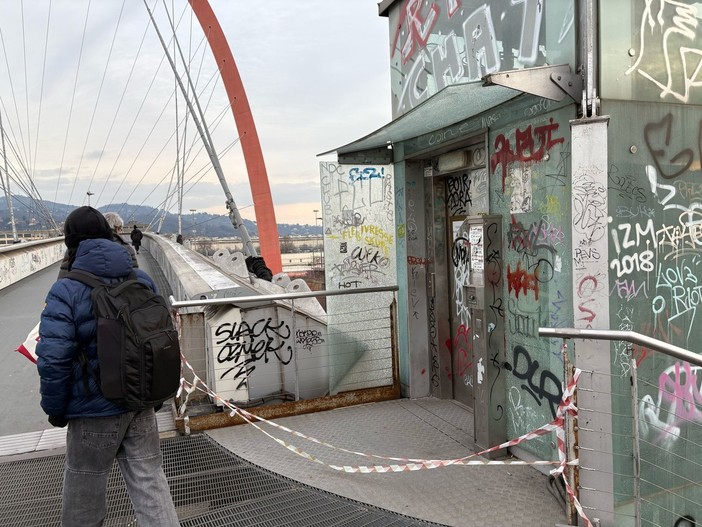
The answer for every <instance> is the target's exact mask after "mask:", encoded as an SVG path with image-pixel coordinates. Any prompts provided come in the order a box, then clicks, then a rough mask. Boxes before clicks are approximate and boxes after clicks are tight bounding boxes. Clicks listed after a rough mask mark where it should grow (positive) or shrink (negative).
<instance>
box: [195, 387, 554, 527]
mask: <svg viewBox="0 0 702 527" xmlns="http://www.w3.org/2000/svg"><path fill="white" fill-rule="evenodd" d="M276 422H277V423H279V424H283V425H285V426H287V427H289V428H290V429H292V430H295V431H298V432H301V433H303V434H305V435H308V436H313V437H315V438H317V439H319V440H321V441H324V442H327V443H331V444H333V445H335V446H337V447H342V448H346V449H349V450H353V451H361V452H363V453H372V454H378V455H383V456H391V457H406V458H421V459H456V458H459V457H463V456H466V455H468V454H470V453H471V452H472V448H473V437H472V435H473V434H472V430H473V419H472V414H471V413H470V412H469V411H467V410H466V409H465V408H464V407H462V406H461V405H459V404H457V403H455V402H453V401H446V400H438V399H419V400H408V399H400V400H397V401H388V402H382V403H373V404H368V405H362V406H354V407H349V408H342V409H338V410H333V411H327V412H320V413H315V414H308V415H301V416H296V417H289V418H284V419H279V420H277V421H276ZM264 428H265V430H266V431H270V432H271V433H272V434H273V435H274V436H276V437H278V438H279V439H282V440H284V441H285V442H287V443H291V444H293V445H295V446H296V447H298V448H300V449H301V450H304V451H306V452H307V453H309V454H311V455H312V456H314V457H316V458H318V459H319V460H320V461H321V462H323V463H327V464H336V465H350V466H358V465H375V464H383V465H386V464H388V463H390V462H389V461H385V460H380V459H375V460H373V459H369V458H366V457H360V456H356V455H351V454H347V453H344V452H340V451H338V450H332V449H329V448H326V447H323V446H320V445H317V444H315V443H313V442H310V441H307V440H305V439H303V438H300V437H296V436H293V435H290V434H288V433H285V432H283V431H281V430H278V429H274V428H273V427H271V426H269V425H264ZM208 434H209V435H210V436H211V437H212V438H214V439H215V440H216V441H218V442H219V443H220V444H222V445H223V446H225V447H226V448H227V449H229V450H231V451H232V452H234V453H235V454H237V455H238V456H241V457H242V458H244V459H246V460H248V461H251V462H252V463H255V464H256V465H259V466H262V467H264V468H267V469H269V470H272V471H274V472H276V473H278V474H282V475H283V476H287V477H289V478H292V479H294V480H296V481H300V482H302V483H306V484H308V485H311V486H314V487H316V488H319V489H322V490H326V491H328V492H332V493H334V494H338V495H341V496H345V497H347V498H350V499H354V500H358V501H361V502H364V503H369V504H371V505H375V506H378V507H383V508H385V509H389V510H392V511H395V512H399V513H401V514H405V515H408V516H412V517H415V518H420V519H423V520H426V521H432V522H436V523H439V524H444V525H451V526H457V527H458V526H460V527H486V526H490V527H500V526H511V525H534V526H554V525H556V524H563V523H566V522H565V515H564V512H563V508H562V506H561V504H560V503H559V501H558V500H557V499H556V498H555V497H554V496H553V494H551V492H550V490H549V484H548V477H547V476H544V475H543V474H541V473H540V472H538V471H536V470H535V469H533V468H532V467H528V466H511V467H510V466H470V467H460V466H454V467H447V468H438V469H433V470H420V471H416V472H401V473H387V474H350V473H344V472H338V471H335V470H333V469H331V468H329V467H327V466H325V465H324V464H322V463H315V462H313V461H310V460H309V459H305V458H303V457H301V456H298V455H296V454H295V453H293V452H291V451H290V450H288V449H286V448H285V447H284V446H282V445H280V444H278V443H277V442H275V441H274V440H272V439H270V438H269V437H267V436H266V435H265V434H263V433H262V432H261V431H259V430H257V429H256V428H254V427H253V426H251V425H241V426H234V427H230V428H224V429H219V430H212V431H210V432H208ZM395 463H396V462H395Z"/></svg>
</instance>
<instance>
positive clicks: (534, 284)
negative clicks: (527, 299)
mask: <svg viewBox="0 0 702 527" xmlns="http://www.w3.org/2000/svg"><path fill="white" fill-rule="evenodd" d="M507 284H508V292H509V293H511V292H512V291H514V293H515V296H516V297H517V298H519V294H520V293H524V295H525V296H526V294H527V292H528V291H529V290H531V291H534V297H535V298H536V300H538V299H539V269H538V267H537V268H536V270H535V271H534V273H533V274H532V273H528V272H526V271H524V270H523V269H522V264H521V263H518V264H517V268H516V269H515V270H514V271H512V268H511V267H510V266H509V265H508V266H507Z"/></svg>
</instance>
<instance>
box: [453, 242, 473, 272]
mask: <svg viewBox="0 0 702 527" xmlns="http://www.w3.org/2000/svg"><path fill="white" fill-rule="evenodd" d="M469 247H470V242H469V241H468V239H467V238H462V237H458V238H456V241H454V242H453V248H452V250H451V259H452V260H453V265H454V266H456V267H458V266H459V265H460V266H461V267H462V268H467V267H468V265H470V253H469V252H468V248H469Z"/></svg>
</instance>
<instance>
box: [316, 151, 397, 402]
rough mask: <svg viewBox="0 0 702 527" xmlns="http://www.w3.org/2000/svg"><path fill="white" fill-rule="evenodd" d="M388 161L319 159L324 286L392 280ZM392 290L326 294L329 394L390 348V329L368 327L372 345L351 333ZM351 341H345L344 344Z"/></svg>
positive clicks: (370, 382) (372, 382)
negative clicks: (344, 162) (365, 362)
mask: <svg viewBox="0 0 702 527" xmlns="http://www.w3.org/2000/svg"><path fill="white" fill-rule="evenodd" d="M393 173H394V171H393V167H392V165H382V166H378V165H370V166H369V165H341V164H338V163H320V181H321V191H322V218H323V220H324V265H325V280H326V289H327V290H329V291H334V290H346V291H348V292H349V293H352V292H353V290H355V289H365V288H372V287H381V286H388V285H396V284H397V262H396V254H397V235H396V232H395V184H394V177H393ZM392 302H393V295H392V293H379V294H374V295H367V294H366V295H353V294H352V295H342V296H332V297H329V298H328V299H327V315H328V317H329V318H328V320H329V322H328V326H329V328H330V329H329V337H328V338H329V347H330V349H333V350H335V351H334V353H333V354H332V355H331V357H330V368H331V371H332V374H331V380H330V385H331V393H337V392H339V391H343V390H345V389H348V388H347V387H346V386H345V385H344V380H343V379H344V378H345V377H347V375H348V374H349V373H352V374H353V371H354V366H355V365H356V364H358V363H359V361H361V359H364V360H366V359H371V360H372V355H373V354H374V353H376V352H377V349H382V348H387V349H390V348H391V347H392V346H391V342H392V335H391V331H392V329H391V328H385V329H380V330H372V331H373V333H374V335H373V342H374V344H373V347H374V348H376V349H371V348H370V347H368V346H366V345H364V344H362V343H361V342H358V341H356V343H355V344H353V342H354V341H353V340H351V341H349V339H350V338H351V339H353V335H354V334H368V333H369V331H371V330H369V328H368V322H367V321H365V322H364V321H363V320H364V319H363V317H362V316H360V313H363V312H364V310H365V311H367V312H372V310H373V309H376V308H378V307H380V306H383V307H389V306H390V304H391V303H392ZM349 342H351V344H349ZM369 375H370V374H369V373H363V374H361V377H363V380H364V381H367V382H365V384H364V386H365V387H371V386H376V385H377V386H381V385H383V383H385V382H386V381H387V380H386V379H381V378H377V379H372V378H371V377H370V376H369Z"/></svg>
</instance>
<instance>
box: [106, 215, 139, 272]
mask: <svg viewBox="0 0 702 527" xmlns="http://www.w3.org/2000/svg"><path fill="white" fill-rule="evenodd" d="M105 219H106V220H107V224H108V225H109V226H110V227H112V237H113V238H114V240H115V241H116V242H117V243H119V244H120V245H121V246H122V247H124V248H125V249H127V252H128V253H129V255H130V256H131V257H132V267H134V268H135V269H136V268H137V267H139V263H138V262H137V257H136V251H135V250H134V248H133V247H132V246H131V245H129V244H128V243H127V242H125V241H124V238H122V229H123V228H124V220H123V219H122V217H121V216H120V215H119V214H117V213H116V212H106V213H105Z"/></svg>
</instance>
